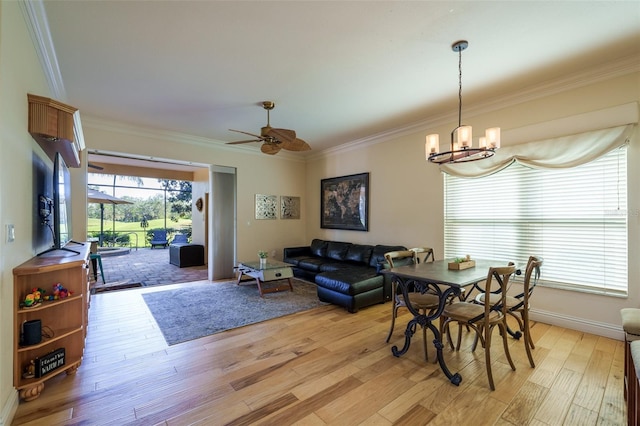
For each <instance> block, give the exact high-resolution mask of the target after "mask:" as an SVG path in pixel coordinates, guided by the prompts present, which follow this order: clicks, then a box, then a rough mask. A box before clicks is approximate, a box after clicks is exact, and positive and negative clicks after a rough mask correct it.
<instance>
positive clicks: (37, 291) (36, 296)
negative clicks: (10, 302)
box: [22, 287, 46, 308]
mask: <svg viewBox="0 0 640 426" xmlns="http://www.w3.org/2000/svg"><path fill="white" fill-rule="evenodd" d="M45 293H46V292H45V291H44V289H42V288H35V287H34V288H33V289H32V290H31V293H29V294H27V295H26V296H25V297H24V300H23V301H22V305H23V306H24V307H25V308H33V307H35V306H38V305H39V304H40V303H42V299H43V296H44V294H45Z"/></svg>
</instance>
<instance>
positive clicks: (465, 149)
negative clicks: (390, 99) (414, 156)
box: [424, 40, 500, 164]
mask: <svg viewBox="0 0 640 426" xmlns="http://www.w3.org/2000/svg"><path fill="white" fill-rule="evenodd" d="M468 46H469V42H467V41H466V40H460V41H456V42H455V43H453V44H452V45H451V49H452V50H453V51H454V52H458V127H456V128H455V129H453V130H452V131H451V146H450V149H449V150H448V151H444V152H440V136H439V135H438V134H431V135H427V137H426V142H425V145H424V149H425V154H426V157H427V160H429V161H430V162H432V163H436V164H445V163H464V162H468V161H476V160H483V159H485V158H489V157H491V156H492V155H493V154H494V153H495V150H496V149H498V148H500V127H491V128H489V129H487V130H486V131H485V136H483V137H481V138H480V139H479V141H478V146H477V147H474V146H473V141H472V129H471V126H467V125H463V124H462V51H463V50H465V49H466V48H467V47H468Z"/></svg>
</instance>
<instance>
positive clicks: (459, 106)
mask: <svg viewBox="0 0 640 426" xmlns="http://www.w3.org/2000/svg"><path fill="white" fill-rule="evenodd" d="M460 126H462V49H460V50H458V127H460Z"/></svg>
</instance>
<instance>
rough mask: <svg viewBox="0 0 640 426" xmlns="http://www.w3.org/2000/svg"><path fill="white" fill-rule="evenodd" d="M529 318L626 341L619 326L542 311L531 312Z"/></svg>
mask: <svg viewBox="0 0 640 426" xmlns="http://www.w3.org/2000/svg"><path fill="white" fill-rule="evenodd" d="M529 318H531V319H532V320H533V321H538V322H542V323H545V324H551V325H557V326H560V327H564V328H569V329H571V330H577V331H582V332H584V333H591V334H595V335H597V336H603V337H608V338H610V339H615V340H624V331H623V330H622V327H621V326H620V325H617V324H608V323H603V322H594V321H592V320H586V319H584V318H577V317H572V316H568V315H561V314H558V313H556V312H549V311H542V310H539V309H531V310H529Z"/></svg>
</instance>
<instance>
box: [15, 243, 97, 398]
mask: <svg viewBox="0 0 640 426" xmlns="http://www.w3.org/2000/svg"><path fill="white" fill-rule="evenodd" d="M72 246H73V249H74V250H77V251H79V252H80V254H78V255H75V254H72V253H70V252H66V251H60V250H58V251H53V252H49V253H46V254H44V255H41V256H36V257H34V258H32V259H30V260H28V261H26V262H25V263H23V264H22V265H19V266H17V267H15V268H14V269H13V286H14V289H13V292H14V296H13V299H14V315H13V326H14V339H13V340H14V342H13V348H14V357H13V358H14V361H13V385H14V386H15V388H16V389H17V390H18V392H19V394H20V398H22V399H23V400H25V401H31V400H33V399H36V398H37V397H38V396H40V393H41V392H42V390H43V389H44V382H45V381H47V380H48V379H50V378H52V377H55V376H57V375H58V374H60V373H62V372H66V373H67V374H74V373H75V372H76V370H77V368H78V367H79V366H80V363H81V362H82V355H83V353H84V342H85V337H86V334H87V321H88V312H87V310H88V307H89V275H88V274H89V268H88V259H89V248H90V244H89V243H83V244H77V243H69V247H72ZM57 283H60V284H62V285H63V286H64V287H65V288H66V289H68V290H70V291H71V292H72V294H71V296H68V297H66V298H64V299H59V300H52V301H44V302H42V303H41V304H40V305H38V306H35V307H33V308H24V307H21V306H20V303H21V302H22V301H23V300H24V297H25V296H26V295H27V294H29V293H31V291H32V289H34V288H42V289H44V290H45V291H46V293H45V296H46V295H49V294H51V293H52V292H53V286H54V285H55V284H57ZM35 319H39V320H41V322H42V330H43V335H46V337H43V338H42V341H41V342H40V343H38V344H35V345H29V346H21V345H20V334H21V333H20V332H21V328H22V324H23V323H24V322H25V321H30V320H35ZM59 348H64V349H65V363H64V366H62V367H60V368H58V369H55V370H53V371H51V372H49V373H47V374H45V375H44V376H42V377H33V378H24V377H23V373H24V371H25V368H26V367H27V366H28V365H29V364H30V362H31V360H35V359H36V358H39V357H42V356H44V355H47V354H48V353H50V352H53V351H54V350H56V349H59Z"/></svg>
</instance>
